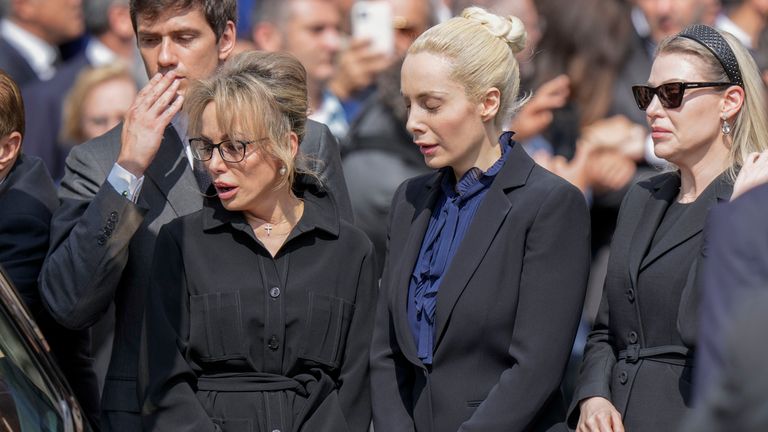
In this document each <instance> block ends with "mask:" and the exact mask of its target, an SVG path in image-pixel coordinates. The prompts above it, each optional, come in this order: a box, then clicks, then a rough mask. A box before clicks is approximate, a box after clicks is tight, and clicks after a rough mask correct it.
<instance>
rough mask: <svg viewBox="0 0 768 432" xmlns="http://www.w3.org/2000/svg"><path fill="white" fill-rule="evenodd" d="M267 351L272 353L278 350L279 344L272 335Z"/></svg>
mask: <svg viewBox="0 0 768 432" xmlns="http://www.w3.org/2000/svg"><path fill="white" fill-rule="evenodd" d="M267 346H269V349H271V350H272V351H277V349H278V348H280V342H278V340H277V336H275V335H272V337H271V338H269V345H267Z"/></svg>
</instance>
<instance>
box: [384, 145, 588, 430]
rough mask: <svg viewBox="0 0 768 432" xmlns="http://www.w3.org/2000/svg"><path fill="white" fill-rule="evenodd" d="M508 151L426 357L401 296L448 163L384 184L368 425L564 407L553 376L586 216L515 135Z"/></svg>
mask: <svg viewBox="0 0 768 432" xmlns="http://www.w3.org/2000/svg"><path fill="white" fill-rule="evenodd" d="M511 152H512V153H511V154H510V156H509V159H508V160H507V161H506V163H505V164H504V166H503V167H502V169H501V171H500V172H499V173H498V174H497V177H496V179H495V180H494V181H493V183H492V185H491V186H490V189H489V190H488V193H487V195H486V196H485V198H484V199H483V202H482V204H481V205H480V207H479V209H478V210H477V213H476V214H475V216H474V219H473V221H472V224H471V226H470V227H469V230H468V231H467V233H466V236H465V237H464V240H463V242H462V244H461V245H460V246H459V249H458V250H457V252H456V255H455V256H454V257H453V258H452V260H451V264H450V267H449V268H448V270H447V273H446V275H445V277H444V279H443V282H442V286H441V287H440V290H439V293H438V300H437V312H436V316H435V326H436V336H435V347H434V356H433V366H432V367H429V368H428V367H425V366H424V365H423V364H422V363H421V361H420V360H419V358H418V356H417V354H416V345H415V342H414V337H413V334H412V332H411V330H410V328H409V324H408V320H407V316H406V311H407V309H406V307H407V306H406V299H407V295H408V285H409V280H410V275H411V273H412V272H413V267H414V263H415V262H416V259H417V257H418V254H419V250H420V248H421V243H422V240H423V237H424V233H425V230H426V228H427V226H428V224H429V219H430V216H431V213H432V209H433V207H434V204H435V202H436V200H437V198H438V196H439V195H440V194H441V193H442V192H441V188H440V181H441V178H442V176H443V175H445V173H446V172H447V171H446V170H441V171H440V172H437V173H432V174H427V175H424V176H421V177H416V178H414V179H411V180H408V181H407V182H405V183H404V184H403V185H401V187H400V188H399V189H398V191H397V192H396V194H395V198H394V201H393V204H392V211H391V214H390V225H389V246H388V256H387V263H386V264H385V269H384V275H383V278H382V283H381V292H380V297H379V308H378V311H377V318H376V327H375V329H374V339H373V345H372V349H371V351H372V352H371V380H372V384H373V386H372V391H373V412H374V427H375V428H376V430H377V431H379V430H381V431H398V432H407V431H419V432H444V431H456V430H459V431H483V432H494V431H497V432H514V431H524V430H544V429H549V428H553V427H557V426H556V423H557V422H561V421H562V420H563V418H564V414H565V413H564V408H565V407H564V406H563V402H562V398H561V395H560V391H559V384H560V379H561V377H562V375H563V371H564V369H565V365H566V363H567V361H568V356H569V354H570V352H571V346H572V344H573V338H574V336H575V332H576V327H577V325H578V322H579V316H580V314H581V306H582V303H583V301H584V291H585V287H586V282H587V275H588V272H589V215H588V213H587V206H586V203H585V200H584V197H583V196H582V195H581V193H579V191H578V190H577V189H576V188H574V187H573V186H571V185H570V184H568V183H567V182H566V181H565V180H563V179H561V178H559V177H557V176H555V175H553V174H552V173H550V172H549V171H546V170H545V169H543V168H541V167H540V166H538V165H536V164H535V163H534V162H533V160H531V158H530V157H528V155H527V154H526V153H525V151H524V150H523V148H522V146H520V145H519V144H515V145H514V147H513V148H512V150H511ZM447 175H451V174H447Z"/></svg>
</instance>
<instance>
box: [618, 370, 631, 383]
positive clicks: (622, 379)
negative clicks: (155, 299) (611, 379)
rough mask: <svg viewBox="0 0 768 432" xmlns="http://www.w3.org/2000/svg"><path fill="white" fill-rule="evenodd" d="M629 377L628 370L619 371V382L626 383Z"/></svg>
mask: <svg viewBox="0 0 768 432" xmlns="http://www.w3.org/2000/svg"><path fill="white" fill-rule="evenodd" d="M628 379H629V375H628V374H627V371H621V372H620V373H619V382H620V383H622V384H626V383H627V380H628Z"/></svg>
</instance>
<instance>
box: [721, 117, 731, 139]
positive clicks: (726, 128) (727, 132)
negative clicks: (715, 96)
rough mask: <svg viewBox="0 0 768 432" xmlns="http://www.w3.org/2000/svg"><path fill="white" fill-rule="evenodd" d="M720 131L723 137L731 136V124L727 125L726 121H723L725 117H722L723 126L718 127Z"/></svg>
mask: <svg viewBox="0 0 768 432" xmlns="http://www.w3.org/2000/svg"><path fill="white" fill-rule="evenodd" d="M720 130H721V131H722V132H723V135H730V134H731V124H730V123H728V120H726V119H725V116H723V125H722V126H721V127H720Z"/></svg>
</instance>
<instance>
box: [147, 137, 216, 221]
mask: <svg viewBox="0 0 768 432" xmlns="http://www.w3.org/2000/svg"><path fill="white" fill-rule="evenodd" d="M147 177H148V178H149V179H151V180H152V182H153V183H154V184H155V185H156V186H157V188H158V189H159V190H160V192H161V193H162V194H163V195H164V196H165V198H166V200H167V201H168V204H169V205H170V206H171V208H173V210H174V212H176V214H177V215H180V216H181V215H186V214H189V213H193V212H195V211H197V210H200V208H202V205H203V194H202V193H201V192H200V188H199V187H198V185H197V182H196V181H195V176H194V174H193V173H192V169H191V168H190V166H189V160H188V159H187V156H186V154H185V153H184V146H183V145H182V143H181V139H179V136H178V134H177V133H176V130H175V129H174V128H173V126H171V125H168V127H166V128H165V134H164V136H163V142H162V143H161V144H160V149H159V150H158V152H157V155H156V156H155V160H154V161H152V164H151V165H150V166H149V169H148V170H147Z"/></svg>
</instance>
